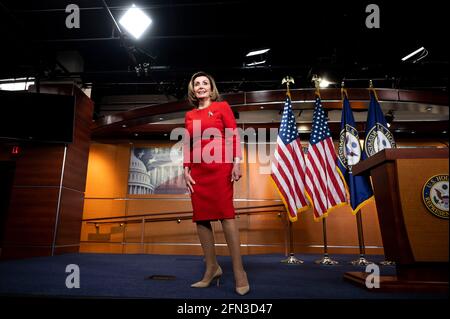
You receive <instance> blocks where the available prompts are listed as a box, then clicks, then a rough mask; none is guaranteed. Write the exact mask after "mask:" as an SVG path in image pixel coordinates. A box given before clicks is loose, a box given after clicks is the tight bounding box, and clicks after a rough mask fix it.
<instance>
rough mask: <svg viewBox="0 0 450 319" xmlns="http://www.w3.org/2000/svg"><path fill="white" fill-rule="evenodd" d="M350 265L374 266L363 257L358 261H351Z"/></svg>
mask: <svg viewBox="0 0 450 319" xmlns="http://www.w3.org/2000/svg"><path fill="white" fill-rule="evenodd" d="M350 264H352V265H353V266H367V265H370V264H373V262H371V261H368V260H367V259H366V258H364V256H363V255H361V256H360V257H359V258H358V259H356V260H353V261H351V262H350Z"/></svg>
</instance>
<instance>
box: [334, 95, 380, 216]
mask: <svg viewBox="0 0 450 319" xmlns="http://www.w3.org/2000/svg"><path fill="white" fill-rule="evenodd" d="M342 93H343V101H342V117H341V130H340V134H339V148H338V158H339V160H338V167H339V169H340V171H341V173H342V175H343V177H344V179H345V182H346V184H347V185H346V186H347V189H348V193H349V194H350V204H351V206H352V213H353V215H355V214H357V213H358V211H359V210H360V209H361V208H362V207H363V206H364V205H366V204H368V203H369V201H370V200H372V199H373V191H372V186H371V184H370V179H369V176H367V175H353V173H352V167H353V165H356V164H358V163H359V162H360V161H361V156H362V150H361V145H360V144H359V137H358V131H357V130H356V124H355V119H354V118H353V112H352V109H351V107H350V102H349V100H348V97H347V92H346V91H345V90H342Z"/></svg>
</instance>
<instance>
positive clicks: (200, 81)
mask: <svg viewBox="0 0 450 319" xmlns="http://www.w3.org/2000/svg"><path fill="white" fill-rule="evenodd" d="M194 93H195V97H196V98H197V99H204V98H209V97H210V96H211V95H210V94H211V83H210V82H209V79H208V78H207V77H206V76H199V77H196V78H195V79H194Z"/></svg>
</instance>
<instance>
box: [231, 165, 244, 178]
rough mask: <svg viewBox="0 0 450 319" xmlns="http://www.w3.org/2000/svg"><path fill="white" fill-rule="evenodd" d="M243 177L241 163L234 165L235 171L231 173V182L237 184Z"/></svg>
mask: <svg viewBox="0 0 450 319" xmlns="http://www.w3.org/2000/svg"><path fill="white" fill-rule="evenodd" d="M241 177H242V173H241V164H240V163H239V162H237V163H234V164H233V170H232V171H231V181H232V182H237V181H238V180H239V179H240V178H241Z"/></svg>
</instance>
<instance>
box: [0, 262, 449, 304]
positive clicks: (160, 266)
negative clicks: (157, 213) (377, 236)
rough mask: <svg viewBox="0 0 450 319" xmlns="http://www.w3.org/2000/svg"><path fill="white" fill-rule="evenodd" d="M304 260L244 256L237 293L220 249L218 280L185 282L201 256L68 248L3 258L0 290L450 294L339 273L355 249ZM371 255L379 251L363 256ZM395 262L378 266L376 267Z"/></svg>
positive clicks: (269, 295)
mask: <svg viewBox="0 0 450 319" xmlns="http://www.w3.org/2000/svg"><path fill="white" fill-rule="evenodd" d="M296 257H297V258H299V259H302V260H304V262H305V263H304V264H302V265H286V264H283V263H281V262H280V260H282V259H284V258H285V256H283V255H252V256H244V257H243V259H244V264H245V268H246V270H247V274H248V278H249V281H250V286H251V291H250V293H249V294H248V295H246V296H243V297H240V296H237V295H236V293H235V292H234V279H233V274H232V269H231V260H230V257H227V256H219V257H218V259H219V263H220V264H221V266H222V268H223V271H224V275H223V277H222V280H221V285H220V287H217V286H215V285H212V286H211V287H209V288H207V289H194V288H190V284H191V283H193V282H195V281H197V280H199V279H201V277H202V273H203V262H202V257H201V256H185V255H184V256H180V255H141V254H138V255H116V254H66V255H59V256H54V257H38V258H30V259H22V260H13V261H2V262H0V296H3V297H14V296H26V297H29V296H31V297H58V298H59V297H82V298H139V299H141V298H152V299H155V298H156V299H159V298H164V299H236V298H240V299H246V298H249V299H266V300H268V299H292V298H294V299H308V300H312V299H339V300H342V299H350V300H354V299H396V300H398V299H428V300H430V299H447V298H448V294H438V293H417V292H416V293H412V292H411V293H409V292H401V293H399V292H396V293H385V292H376V291H374V292H371V291H366V290H364V289H361V288H358V287H356V286H353V285H352V284H350V283H348V282H346V281H344V280H343V276H344V273H345V272H347V271H364V268H363V267H355V266H352V265H349V264H348V263H349V261H351V260H354V259H356V258H357V256H356V255H335V256H331V257H332V258H334V259H336V260H337V261H339V262H340V264H339V265H337V266H319V265H316V264H315V263H314V261H315V260H317V259H320V258H321V257H322V256H320V255H298V254H297V255H296ZM367 257H368V258H369V259H371V260H372V261H374V262H379V261H382V260H383V257H382V256H367ZM69 264H75V265H78V266H79V269H80V288H72V289H69V288H67V287H66V277H67V276H68V275H69V274H68V273H66V272H65V271H66V266H67V265H69ZM394 273H395V268H394V267H392V266H384V267H381V275H392V274H394ZM152 275H168V276H174V277H172V279H170V280H152V279H148V277H149V276H152Z"/></svg>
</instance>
